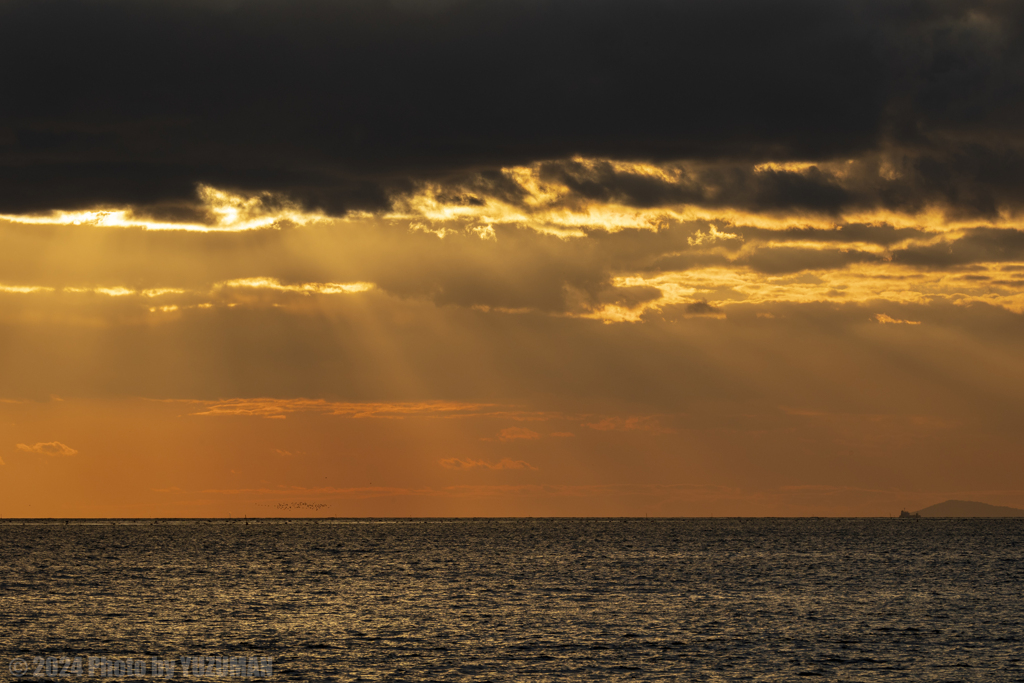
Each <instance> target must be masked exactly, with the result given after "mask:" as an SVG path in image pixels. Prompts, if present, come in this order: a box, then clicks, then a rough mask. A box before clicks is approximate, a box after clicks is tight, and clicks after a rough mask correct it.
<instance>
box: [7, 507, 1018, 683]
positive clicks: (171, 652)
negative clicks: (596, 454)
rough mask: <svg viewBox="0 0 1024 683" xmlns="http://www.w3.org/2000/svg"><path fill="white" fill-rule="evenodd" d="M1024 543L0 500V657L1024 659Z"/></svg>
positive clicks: (1001, 525)
mask: <svg viewBox="0 0 1024 683" xmlns="http://www.w3.org/2000/svg"><path fill="white" fill-rule="evenodd" d="M1022 559H1024V520H1014V519H976V520H971V519H919V520H901V519H650V520H645V519H446V520H442V519H422V520H415V519H410V520H395V519H389V520H341V519H307V520H297V519H292V520H266V519H264V520H248V521H247V522H245V521H242V520H88V521H84V520H72V521H70V523H67V524H65V522H64V521H58V520H34V521H33V520H27V521H12V520H4V521H2V522H0V667H2V668H0V677H8V676H10V674H9V672H8V664H7V662H8V661H11V660H12V659H13V658H16V657H21V658H31V657H34V656H36V657H75V656H82V657H87V656H94V657H107V658H111V659H125V658H136V659H139V658H142V659H149V658H152V657H159V658H164V659H171V658H178V657H181V656H185V655H187V656H204V655H205V656H224V657H228V656H236V655H237V656H257V657H258V656H265V657H273V680H277V681H593V680H615V681H618V680H622V681H627V680H642V681H741V680H754V681H793V680H797V679H798V678H803V677H818V678H820V679H822V680H828V681H840V680H841V681H890V680H893V681H895V680H900V681H997V682H998V681H1024V562H1022ZM22 680H25V679H22ZM28 680H38V679H31V678H30V679H28ZM68 680H82V681H84V680H91V679H90V677H89V676H88V675H83V676H81V677H77V678H73V679H68ZM104 680H110V679H104ZM153 680H155V679H153ZM207 680H210V679H207ZM228 680H238V679H228Z"/></svg>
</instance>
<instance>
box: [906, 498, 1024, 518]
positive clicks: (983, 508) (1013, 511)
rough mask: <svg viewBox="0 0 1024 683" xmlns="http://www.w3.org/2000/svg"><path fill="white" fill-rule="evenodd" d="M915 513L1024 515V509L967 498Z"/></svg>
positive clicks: (986, 515) (937, 514)
mask: <svg viewBox="0 0 1024 683" xmlns="http://www.w3.org/2000/svg"><path fill="white" fill-rule="evenodd" d="M916 514H918V515H920V516H921V517H1024V510H1019V509H1017V508H1010V507H1004V506H1001V505H989V504H988V503H976V502H973V501H969V500H947V501H946V502H945V503H938V504H936V505H932V506H931V507H926V508H924V509H923V510H918V511H917V513H916Z"/></svg>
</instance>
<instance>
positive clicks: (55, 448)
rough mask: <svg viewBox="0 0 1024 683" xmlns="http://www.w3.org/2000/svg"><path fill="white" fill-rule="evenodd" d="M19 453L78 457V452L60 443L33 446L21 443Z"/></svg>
mask: <svg viewBox="0 0 1024 683" xmlns="http://www.w3.org/2000/svg"><path fill="white" fill-rule="evenodd" d="M17 448H18V450H19V451H25V452H26V453H38V454H40V455H51V456H57V455H63V456H67V455H77V454H78V451H76V450H75V449H74V448H71V447H70V446H67V445H65V444H62V443H61V442H60V441H49V442H46V443H37V444H35V445H33V446H29V445H27V444H23V443H19V444H17Z"/></svg>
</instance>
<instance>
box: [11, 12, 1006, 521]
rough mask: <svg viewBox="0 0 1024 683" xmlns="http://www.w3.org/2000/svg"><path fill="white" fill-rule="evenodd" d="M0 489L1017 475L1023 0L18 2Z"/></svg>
mask: <svg viewBox="0 0 1024 683" xmlns="http://www.w3.org/2000/svg"><path fill="white" fill-rule="evenodd" d="M0 63H3V64H6V65H16V68H5V69H3V70H0V92H2V93H4V96H3V106H2V107H0V514H2V515H3V516H4V517H5V518H11V517H227V516H232V517H241V516H249V517H261V516H265V517H271V516H274V517H276V516H291V517H305V516H322V517H332V516H336V517H362V516H373V517H393V516H644V515H650V516H652V517H653V516H700V517H704V516H805V515H811V516H834V515H843V516H888V515H895V514H898V513H899V511H900V510H901V509H904V508H905V509H909V510H915V509H920V508H923V507H926V506H928V505H932V504H934V503H937V502H941V501H943V500H947V499H951V498H955V499H961V500H978V501H983V502H987V503H991V504H996V505H1009V506H1013V507H1024V467H1021V456H1022V452H1021V448H1022V446H1021V445H1022V444H1024V420H1022V419H1021V417H1022V416H1021V407H1022V406H1024V192H1021V190H1022V189H1024V5H1021V4H1020V3H1017V2H1002V1H982V0H979V1H966V0H884V1H883V0H878V1H875V0H828V1H823V0H628V1H627V0H586V1H584V0H0Z"/></svg>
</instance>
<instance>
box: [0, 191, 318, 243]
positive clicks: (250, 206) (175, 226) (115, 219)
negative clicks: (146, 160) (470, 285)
mask: <svg viewBox="0 0 1024 683" xmlns="http://www.w3.org/2000/svg"><path fill="white" fill-rule="evenodd" d="M196 194H197V197H198V199H199V207H198V208H199V212H201V213H205V214H206V215H207V217H208V218H209V220H208V222H203V223H197V222H188V221H166V220H155V219H153V218H152V217H150V216H147V215H145V213H138V210H137V209H133V208H130V207H122V208H101V209H94V210H90V211H51V212H49V213H46V214H6V215H0V220H3V221H9V222H11V223H18V224H25V225H76V226H83V227H96V228H142V229H145V230H186V231H193V232H242V231H247V230H264V229H269V228H278V227H280V226H281V225H285V224H290V225H308V224H310V223H314V222H316V221H319V220H323V218H324V214H323V213H322V212H320V211H305V210H303V209H302V208H301V207H299V206H298V205H297V204H295V203H293V202H290V201H288V200H287V199H286V198H282V197H280V196H277V195H274V194H272V193H269V192H262V193H256V194H248V195H246V194H236V193H232V192H228V191H225V190H220V189H217V188H214V187H210V186H209V185H202V184H200V185H198V186H197V188H196Z"/></svg>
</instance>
